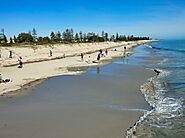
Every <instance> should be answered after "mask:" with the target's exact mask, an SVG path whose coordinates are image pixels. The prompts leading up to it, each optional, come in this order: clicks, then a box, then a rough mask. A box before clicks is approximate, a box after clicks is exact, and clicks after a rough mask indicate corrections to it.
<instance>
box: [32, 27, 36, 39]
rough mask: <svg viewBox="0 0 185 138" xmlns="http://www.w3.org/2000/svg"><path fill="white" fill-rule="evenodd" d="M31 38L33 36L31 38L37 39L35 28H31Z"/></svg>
mask: <svg viewBox="0 0 185 138" xmlns="http://www.w3.org/2000/svg"><path fill="white" fill-rule="evenodd" d="M32 36H33V38H36V37H37V31H36V29H35V28H33V30H32Z"/></svg>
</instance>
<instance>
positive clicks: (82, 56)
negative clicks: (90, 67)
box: [81, 53, 84, 61]
mask: <svg viewBox="0 0 185 138" xmlns="http://www.w3.org/2000/svg"><path fill="white" fill-rule="evenodd" d="M81 60H82V61H84V54H83V53H81Z"/></svg>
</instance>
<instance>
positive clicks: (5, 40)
mask: <svg viewBox="0 0 185 138" xmlns="http://www.w3.org/2000/svg"><path fill="white" fill-rule="evenodd" d="M4 42H5V43H7V42H8V40H7V37H6V35H4Z"/></svg>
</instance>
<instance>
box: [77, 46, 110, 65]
mask: <svg viewBox="0 0 185 138" xmlns="http://www.w3.org/2000/svg"><path fill="white" fill-rule="evenodd" d="M105 55H108V50H107V49H105ZM105 55H104V54H103V50H102V49H100V50H99V53H98V56H97V61H100V58H101V57H103V56H105ZM80 57H81V61H82V62H83V61H84V54H83V53H81V54H80ZM87 63H90V56H89V59H88V61H87Z"/></svg>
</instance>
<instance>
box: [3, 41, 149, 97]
mask: <svg viewBox="0 0 185 138" xmlns="http://www.w3.org/2000/svg"><path fill="white" fill-rule="evenodd" d="M150 41H152V40H143V41H135V42H103V43H81V44H56V45H47V46H32V47H30V46H25V47H18V46H17V47H1V55H2V58H1V59H0V66H1V68H0V73H1V74H2V77H3V79H6V78H9V79H11V82H8V83H1V84H0V95H3V94H5V93H7V92H11V91H15V90H18V89H20V88H21V87H22V86H24V85H26V84H28V83H30V82H33V81H35V80H39V79H44V78H48V77H52V76H59V75H69V74H75V73H78V72H71V71H68V67H76V66H96V65H97V64H101V63H102V62H101V61H102V60H109V59H112V58H113V57H120V56H123V55H124V48H123V47H124V46H126V47H127V51H126V53H125V54H127V53H128V52H129V49H131V48H132V47H134V46H137V45H138V44H143V43H147V42H150ZM99 49H103V50H105V49H108V55H107V56H105V57H102V58H101V60H100V62H99V63H93V61H96V58H97V54H98V51H99ZM114 49H116V50H117V51H114ZM10 50H11V51H12V52H13V58H9V51H10ZM50 50H52V52H53V56H52V57H49V51H50ZM81 53H84V61H81V58H80V54H81ZM64 55H65V58H64ZM20 56H21V57H22V61H23V68H21V69H20V68H17V66H18V58H19V57H20ZM89 56H90V57H89ZM79 73H80V72H79Z"/></svg>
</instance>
